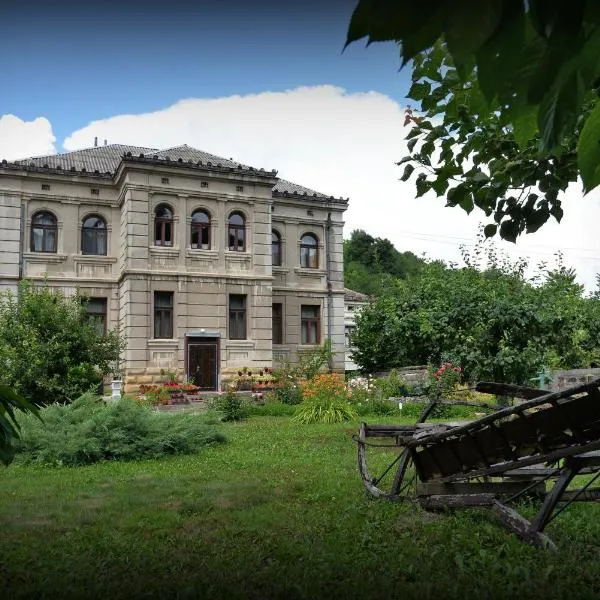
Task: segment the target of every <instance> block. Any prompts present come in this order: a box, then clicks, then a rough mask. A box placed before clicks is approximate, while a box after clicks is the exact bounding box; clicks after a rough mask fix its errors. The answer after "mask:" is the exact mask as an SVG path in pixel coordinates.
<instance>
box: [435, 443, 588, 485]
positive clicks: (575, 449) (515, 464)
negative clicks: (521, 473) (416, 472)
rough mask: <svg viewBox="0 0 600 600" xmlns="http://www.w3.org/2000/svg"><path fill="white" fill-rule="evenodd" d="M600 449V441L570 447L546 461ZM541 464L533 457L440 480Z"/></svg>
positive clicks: (552, 454) (546, 456) (457, 478)
mask: <svg viewBox="0 0 600 600" xmlns="http://www.w3.org/2000/svg"><path fill="white" fill-rule="evenodd" d="M598 449H600V440H597V441H595V442H590V443H589V444H585V445H584V446H576V447H573V446H570V447H567V448H562V449H560V450H555V451H554V452H549V453H548V454H545V455H544V457H543V458H544V461H546V462H549V463H552V462H555V461H557V460H560V459H561V458H567V457H569V456H573V455H574V454H577V453H579V452H588V451H591V450H598ZM539 462H540V456H539V455H536V456H532V457H529V458H521V459H519V460H518V461H511V462H505V463H501V464H498V465H492V466H491V467H487V468H484V469H474V470H473V471H469V472H467V473H456V474H455V475H449V476H447V477H444V478H442V479H440V481H456V480H461V479H468V478H472V477H479V476H480V475H496V474H498V473H506V472H507V471H511V470H513V469H519V468H521V467H526V466H528V465H534V464H536V463H539Z"/></svg>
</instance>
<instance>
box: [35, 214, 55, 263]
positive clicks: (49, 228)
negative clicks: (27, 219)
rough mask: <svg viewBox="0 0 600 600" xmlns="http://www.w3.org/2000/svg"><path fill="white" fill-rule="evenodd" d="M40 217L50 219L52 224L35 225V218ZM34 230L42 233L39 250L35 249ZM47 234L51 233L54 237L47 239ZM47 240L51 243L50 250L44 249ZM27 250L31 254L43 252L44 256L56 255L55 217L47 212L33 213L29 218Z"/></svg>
mask: <svg viewBox="0 0 600 600" xmlns="http://www.w3.org/2000/svg"><path fill="white" fill-rule="evenodd" d="M41 216H48V217H50V218H51V219H52V220H53V221H54V223H53V224H48V223H40V224H36V223H35V220H36V218H38V217H41ZM36 229H37V230H41V232H42V235H41V248H40V249H39V250H38V249H36V247H35V240H36V237H35V230H36ZM48 232H53V233H54V237H53V238H52V237H50V238H48ZM48 239H50V241H52V242H53V244H52V247H51V249H50V250H46V249H45V246H46V241H47V240H48ZM29 249H30V251H31V252H43V253H45V254H56V253H57V252H58V219H57V218H56V215H55V214H53V213H51V212H50V211H49V210H38V211H36V212H35V213H33V215H32V217H31V231H30V242H29Z"/></svg>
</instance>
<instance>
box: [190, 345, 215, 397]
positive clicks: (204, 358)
mask: <svg viewBox="0 0 600 600" xmlns="http://www.w3.org/2000/svg"><path fill="white" fill-rule="evenodd" d="M187 354H188V360H187V373H188V379H189V380H190V381H191V382H192V383H193V384H194V385H197V386H198V387H199V388H200V389H201V390H203V391H216V389H217V381H218V378H217V356H218V343H217V342H216V341H215V342H209V341H203V342H192V341H190V342H188V347H187Z"/></svg>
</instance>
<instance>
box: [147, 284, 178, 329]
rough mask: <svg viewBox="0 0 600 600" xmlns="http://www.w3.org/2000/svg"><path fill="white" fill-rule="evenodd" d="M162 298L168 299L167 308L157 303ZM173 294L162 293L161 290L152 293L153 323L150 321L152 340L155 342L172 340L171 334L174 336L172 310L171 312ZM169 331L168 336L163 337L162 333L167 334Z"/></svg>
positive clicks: (168, 292)
mask: <svg viewBox="0 0 600 600" xmlns="http://www.w3.org/2000/svg"><path fill="white" fill-rule="evenodd" d="M160 296H162V297H163V298H168V299H169V306H167V305H166V304H165V305H164V306H163V305H161V304H160V303H159V302H158V299H159V297H160ZM174 296H175V294H174V292H170V291H162V290H156V291H155V292H154V295H153V298H152V299H153V302H154V305H153V309H154V310H153V317H154V319H153V321H152V327H153V332H152V334H153V339H155V340H172V339H174V338H173V334H174V329H175V327H174V325H175V323H174V310H173V306H174ZM157 318H158V331H157V326H156V324H157ZM169 329H170V333H171V335H170V336H164V335H162V334H163V333H169Z"/></svg>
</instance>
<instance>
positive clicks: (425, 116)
mask: <svg viewBox="0 0 600 600" xmlns="http://www.w3.org/2000/svg"><path fill="white" fill-rule="evenodd" d="M362 38H367V40H368V42H369V43H372V42H378V41H390V40H394V41H396V42H398V43H399V44H400V53H401V58H402V65H403V66H404V65H406V64H410V65H411V67H412V86H411V88H410V91H409V93H408V98H410V99H412V100H413V101H414V102H415V103H416V104H417V107H418V109H417V110H416V111H411V110H408V112H407V115H406V121H405V122H406V124H409V125H412V127H411V129H410V131H409V133H408V136H407V140H408V144H407V147H408V151H409V154H408V155H407V156H405V157H402V158H401V160H400V161H399V164H403V165H404V171H403V174H402V179H403V180H405V181H406V180H408V179H410V178H413V179H414V181H415V184H416V190H417V197H419V196H422V195H423V194H425V193H426V192H428V191H430V190H432V191H433V192H434V193H435V194H437V195H438V196H439V197H442V198H444V199H445V200H446V203H447V206H460V207H461V208H462V209H463V210H465V211H466V212H467V213H468V212H471V210H473V207H475V206H477V207H479V208H480V209H482V210H483V211H484V212H485V214H486V215H487V216H488V217H490V222H488V224H487V226H486V228H485V234H486V236H488V237H490V236H494V235H495V234H496V233H499V235H500V236H501V237H502V238H504V239H506V240H509V241H513V242H514V241H515V240H516V239H517V237H518V236H519V235H520V234H522V233H531V232H534V231H536V230H537V229H539V228H540V227H541V226H542V225H543V224H544V223H546V222H547V221H548V219H549V218H550V217H553V218H554V219H556V220H557V221H560V220H561V218H562V215H563V209H562V203H561V192H564V190H565V189H566V188H567V186H568V185H569V184H570V183H572V182H575V181H577V179H578V177H580V178H581V179H582V180H583V184H584V188H585V190H586V191H589V190H591V189H593V188H594V187H596V186H597V185H598V184H600V103H598V92H599V89H600V3H598V2H597V1H596V0H568V1H567V0H555V1H552V2H549V1H548V0H487V1H484V2H480V3H478V4H477V6H475V5H474V4H473V3H472V2H470V1H469V0H452V1H449V0H446V1H444V0H425V1H424V2H420V3H404V2H398V1H397V0H359V2H358V5H357V7H356V9H355V11H354V13H353V15H352V18H351V21H350V24H349V29H348V35H347V42H346V43H347V44H349V43H351V42H354V41H356V40H359V39H362Z"/></svg>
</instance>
